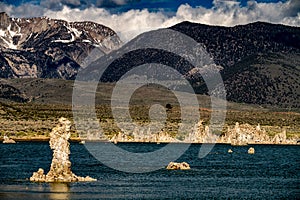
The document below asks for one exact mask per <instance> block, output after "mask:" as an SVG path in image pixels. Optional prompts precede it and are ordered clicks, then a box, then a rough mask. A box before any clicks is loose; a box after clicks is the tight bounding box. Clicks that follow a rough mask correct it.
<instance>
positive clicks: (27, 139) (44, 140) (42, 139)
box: [0, 137, 300, 147]
mask: <svg viewBox="0 0 300 200" xmlns="http://www.w3.org/2000/svg"><path fill="white" fill-rule="evenodd" d="M10 138H11V139H13V140H14V141H15V142H49V140H50V137H30V138H17V137H16V138H15V137H10ZM69 141H70V142H73V143H76V142H78V143H80V142H81V141H86V142H103V143H108V142H109V143H113V142H112V141H109V140H81V139H80V138H78V137H76V138H75V137H73V138H72V137H71V138H70V139H69ZM0 142H1V143H2V142H3V138H0ZM117 143H144V144H147V143H149V144H169V143H173V144H208V145H213V144H223V145H230V146H237V147H238V146H250V145H289V146H297V145H300V142H298V143H295V144H294V143H280V144H277V143H270V142H257V143H252V142H250V143H247V144H245V145H232V144H231V143H226V142H224V143H220V142H216V143H198V142H191V143H189V142H172V141H170V142H151V141H147V142H142V141H119V142H117Z"/></svg>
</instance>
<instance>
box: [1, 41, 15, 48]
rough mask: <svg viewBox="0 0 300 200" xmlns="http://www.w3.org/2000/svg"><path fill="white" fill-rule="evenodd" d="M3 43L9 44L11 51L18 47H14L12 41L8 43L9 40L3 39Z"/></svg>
mask: <svg viewBox="0 0 300 200" xmlns="http://www.w3.org/2000/svg"><path fill="white" fill-rule="evenodd" d="M3 41H4V42H5V43H6V44H7V46H8V48H10V49H17V45H14V44H13V41H12V40H11V41H7V40H5V39H3Z"/></svg>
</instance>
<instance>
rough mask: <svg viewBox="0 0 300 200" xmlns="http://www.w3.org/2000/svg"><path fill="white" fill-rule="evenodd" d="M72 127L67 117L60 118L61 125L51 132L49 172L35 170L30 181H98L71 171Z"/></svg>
mask: <svg viewBox="0 0 300 200" xmlns="http://www.w3.org/2000/svg"><path fill="white" fill-rule="evenodd" d="M70 127H71V122H70V121H69V120H68V119H66V118H63V117H62V118H60V119H59V125H57V126H56V127H55V128H53V129H52V131H51V133H50V141H49V144H50V148H51V149H52V150H53V158H52V163H51V167H50V170H49V172H48V173H47V174H46V175H45V174H44V170H43V169H41V168H40V169H39V170H38V171H37V172H34V173H33V175H32V176H31V177H30V181H34V182H76V181H96V179H93V178H91V177H89V176H87V177H80V176H77V175H75V174H74V173H73V172H72V171H71V162H70V159H69V154H70V143H69V142H68V140H69V138H70Z"/></svg>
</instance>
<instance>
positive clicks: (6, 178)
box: [0, 142, 300, 199]
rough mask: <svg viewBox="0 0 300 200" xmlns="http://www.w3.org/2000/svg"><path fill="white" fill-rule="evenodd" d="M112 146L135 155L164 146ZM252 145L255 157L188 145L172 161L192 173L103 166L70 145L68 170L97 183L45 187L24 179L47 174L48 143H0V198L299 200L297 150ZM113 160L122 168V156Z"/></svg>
mask: <svg viewBox="0 0 300 200" xmlns="http://www.w3.org/2000/svg"><path fill="white" fill-rule="evenodd" d="M117 145H118V146H119V147H121V148H123V149H127V150H130V151H134V152H147V151H153V150H156V149H159V148H161V147H163V146H164V145H163V144H150V143H119V144H117ZM251 146H253V147H254V148H255V154H254V155H250V154H248V153H247V150H248V148H249V147H250V146H230V145H220V144H218V145H215V146H214V148H213V149H212V151H211V152H210V153H209V154H208V155H207V156H206V157H204V158H202V159H200V158H198V152H199V149H200V147H201V145H200V144H193V145H191V146H190V148H189V149H188V150H187V151H186V152H185V154H184V155H182V156H181V157H180V158H179V159H178V160H177V161H180V162H182V161H185V162H188V163H189V164H190V166H191V170H185V171H169V170H166V169H160V170H157V171H153V172H148V173H137V174H135V173H126V172H121V171H117V170H114V169H111V168H109V167H106V166H105V165H103V164H102V163H101V162H100V161H98V160H96V159H95V158H94V157H93V156H92V155H91V154H90V153H89V152H88V151H87V150H86V148H85V145H81V144H78V143H71V155H70V159H71V162H72V171H73V172H74V173H75V174H76V175H78V176H87V175H88V176H91V177H93V178H97V179H98V180H97V181H96V182H77V183H69V184H64V183H56V184H54V183H52V184H50V183H32V182H30V181H29V179H28V178H29V177H30V176H31V175H32V173H33V172H35V171H37V170H38V168H43V169H44V170H45V172H46V173H47V172H48V170H49V168H50V163H51V159H52V151H51V150H50V148H49V143H48V142H19V143H16V144H0V150H1V154H0V199H167V198H168V199H229V198H230V199H297V198H298V199H299V198H300V154H299V153H300V151H299V150H300V146H283V145H251ZM228 149H232V150H233V153H232V154H229V153H227V151H228ZM111 154H112V155H111V156H112V158H114V154H113V153H111ZM114 159H116V160H119V161H120V165H121V164H122V158H114Z"/></svg>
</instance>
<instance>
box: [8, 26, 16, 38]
mask: <svg viewBox="0 0 300 200" xmlns="http://www.w3.org/2000/svg"><path fill="white" fill-rule="evenodd" d="M10 29H11V24H9V25H8V27H7V30H8V32H9V34H10V36H11V37H14V36H15V35H16V34H17V32H14V31H12V30H10Z"/></svg>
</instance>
